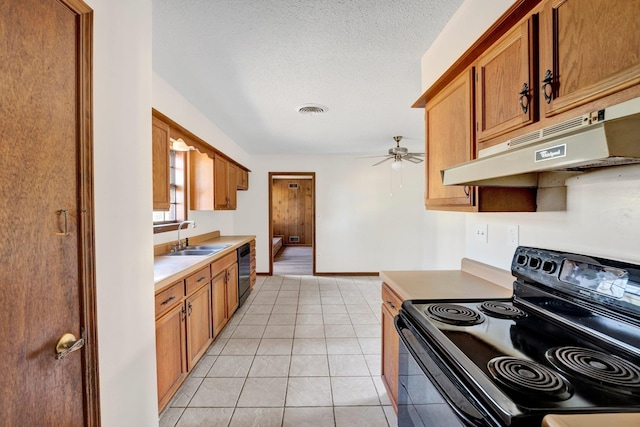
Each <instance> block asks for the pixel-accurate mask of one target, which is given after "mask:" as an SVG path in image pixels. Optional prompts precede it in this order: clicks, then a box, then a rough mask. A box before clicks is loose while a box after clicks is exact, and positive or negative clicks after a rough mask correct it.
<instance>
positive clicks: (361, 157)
mask: <svg viewBox="0 0 640 427" xmlns="http://www.w3.org/2000/svg"><path fill="white" fill-rule="evenodd" d="M375 157H389V155H388V154H384V155H381V156H360V157H356V159H373V158H375Z"/></svg>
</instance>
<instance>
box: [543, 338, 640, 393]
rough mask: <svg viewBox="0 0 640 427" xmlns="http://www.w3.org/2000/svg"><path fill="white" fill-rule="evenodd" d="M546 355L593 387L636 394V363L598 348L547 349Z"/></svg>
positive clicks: (639, 379) (639, 385)
mask: <svg viewBox="0 0 640 427" xmlns="http://www.w3.org/2000/svg"><path fill="white" fill-rule="evenodd" d="M545 355H546V357H547V359H548V360H549V361H550V362H551V363H552V364H553V365H554V366H556V367H557V368H558V369H560V370H561V371H563V372H565V373H567V374H569V375H571V376H574V377H576V378H577V379H579V380H581V381H585V382H588V383H590V384H592V385H594V386H596V387H600V388H604V389H606V390H610V391H614V392H618V393H622V394H631V395H640V367H638V366H637V365H634V364H633V363H631V362H629V361H627V360H624V359H621V358H619V357H617V356H613V355H610V354H606V353H601V352H599V351H595V350H590V349H588V348H580V347H556V348H552V349H549V350H547V352H546V353H545Z"/></svg>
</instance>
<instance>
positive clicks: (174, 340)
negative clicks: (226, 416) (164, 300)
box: [156, 304, 187, 410]
mask: <svg viewBox="0 0 640 427" xmlns="http://www.w3.org/2000/svg"><path fill="white" fill-rule="evenodd" d="M185 314H186V313H185V310H184V304H177V305H176V306H175V307H174V308H172V309H171V310H169V311H168V312H167V313H166V314H164V315H163V316H162V317H160V318H159V319H157V320H156V366H157V371H158V407H159V409H160V410H162V408H164V406H165V405H166V404H167V403H168V402H169V400H170V399H171V397H172V396H173V394H174V393H175V391H176V390H177V389H178V387H180V384H182V381H183V380H184V379H185V378H186V376H187V351H186V342H187V329H186V326H185V317H186V316H185Z"/></svg>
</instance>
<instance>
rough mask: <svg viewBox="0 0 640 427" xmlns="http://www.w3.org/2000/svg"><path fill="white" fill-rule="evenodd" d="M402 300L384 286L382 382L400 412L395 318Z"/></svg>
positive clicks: (398, 341) (398, 338) (397, 340)
mask: <svg viewBox="0 0 640 427" xmlns="http://www.w3.org/2000/svg"><path fill="white" fill-rule="evenodd" d="M401 305H402V300H401V299H400V298H399V297H398V296H397V295H396V294H395V293H394V292H393V291H392V290H391V289H390V288H389V286H388V285H387V284H386V283H383V284H382V381H383V382H384V385H385V387H386V388H387V394H388V395H389V400H390V401H391V404H392V405H393V409H394V410H395V411H396V412H398V351H399V347H400V337H399V336H398V332H397V331H396V327H395V324H394V323H393V318H394V317H395V316H396V315H397V314H398V310H400V306H401Z"/></svg>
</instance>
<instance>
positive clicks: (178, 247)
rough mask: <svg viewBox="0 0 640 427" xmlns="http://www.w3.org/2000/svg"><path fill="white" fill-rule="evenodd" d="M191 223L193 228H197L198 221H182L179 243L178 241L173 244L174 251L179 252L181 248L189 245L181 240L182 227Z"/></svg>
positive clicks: (179, 228)
mask: <svg viewBox="0 0 640 427" xmlns="http://www.w3.org/2000/svg"><path fill="white" fill-rule="evenodd" d="M185 224H186V225H187V226H188V225H189V224H191V225H192V226H193V228H196V222H195V221H182V222H181V223H180V224H179V225H178V243H176V244H175V245H173V252H178V251H179V250H182V249H184V248H186V247H187V245H183V244H182V242H181V241H180V230H181V229H182V226H183V225H185Z"/></svg>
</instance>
